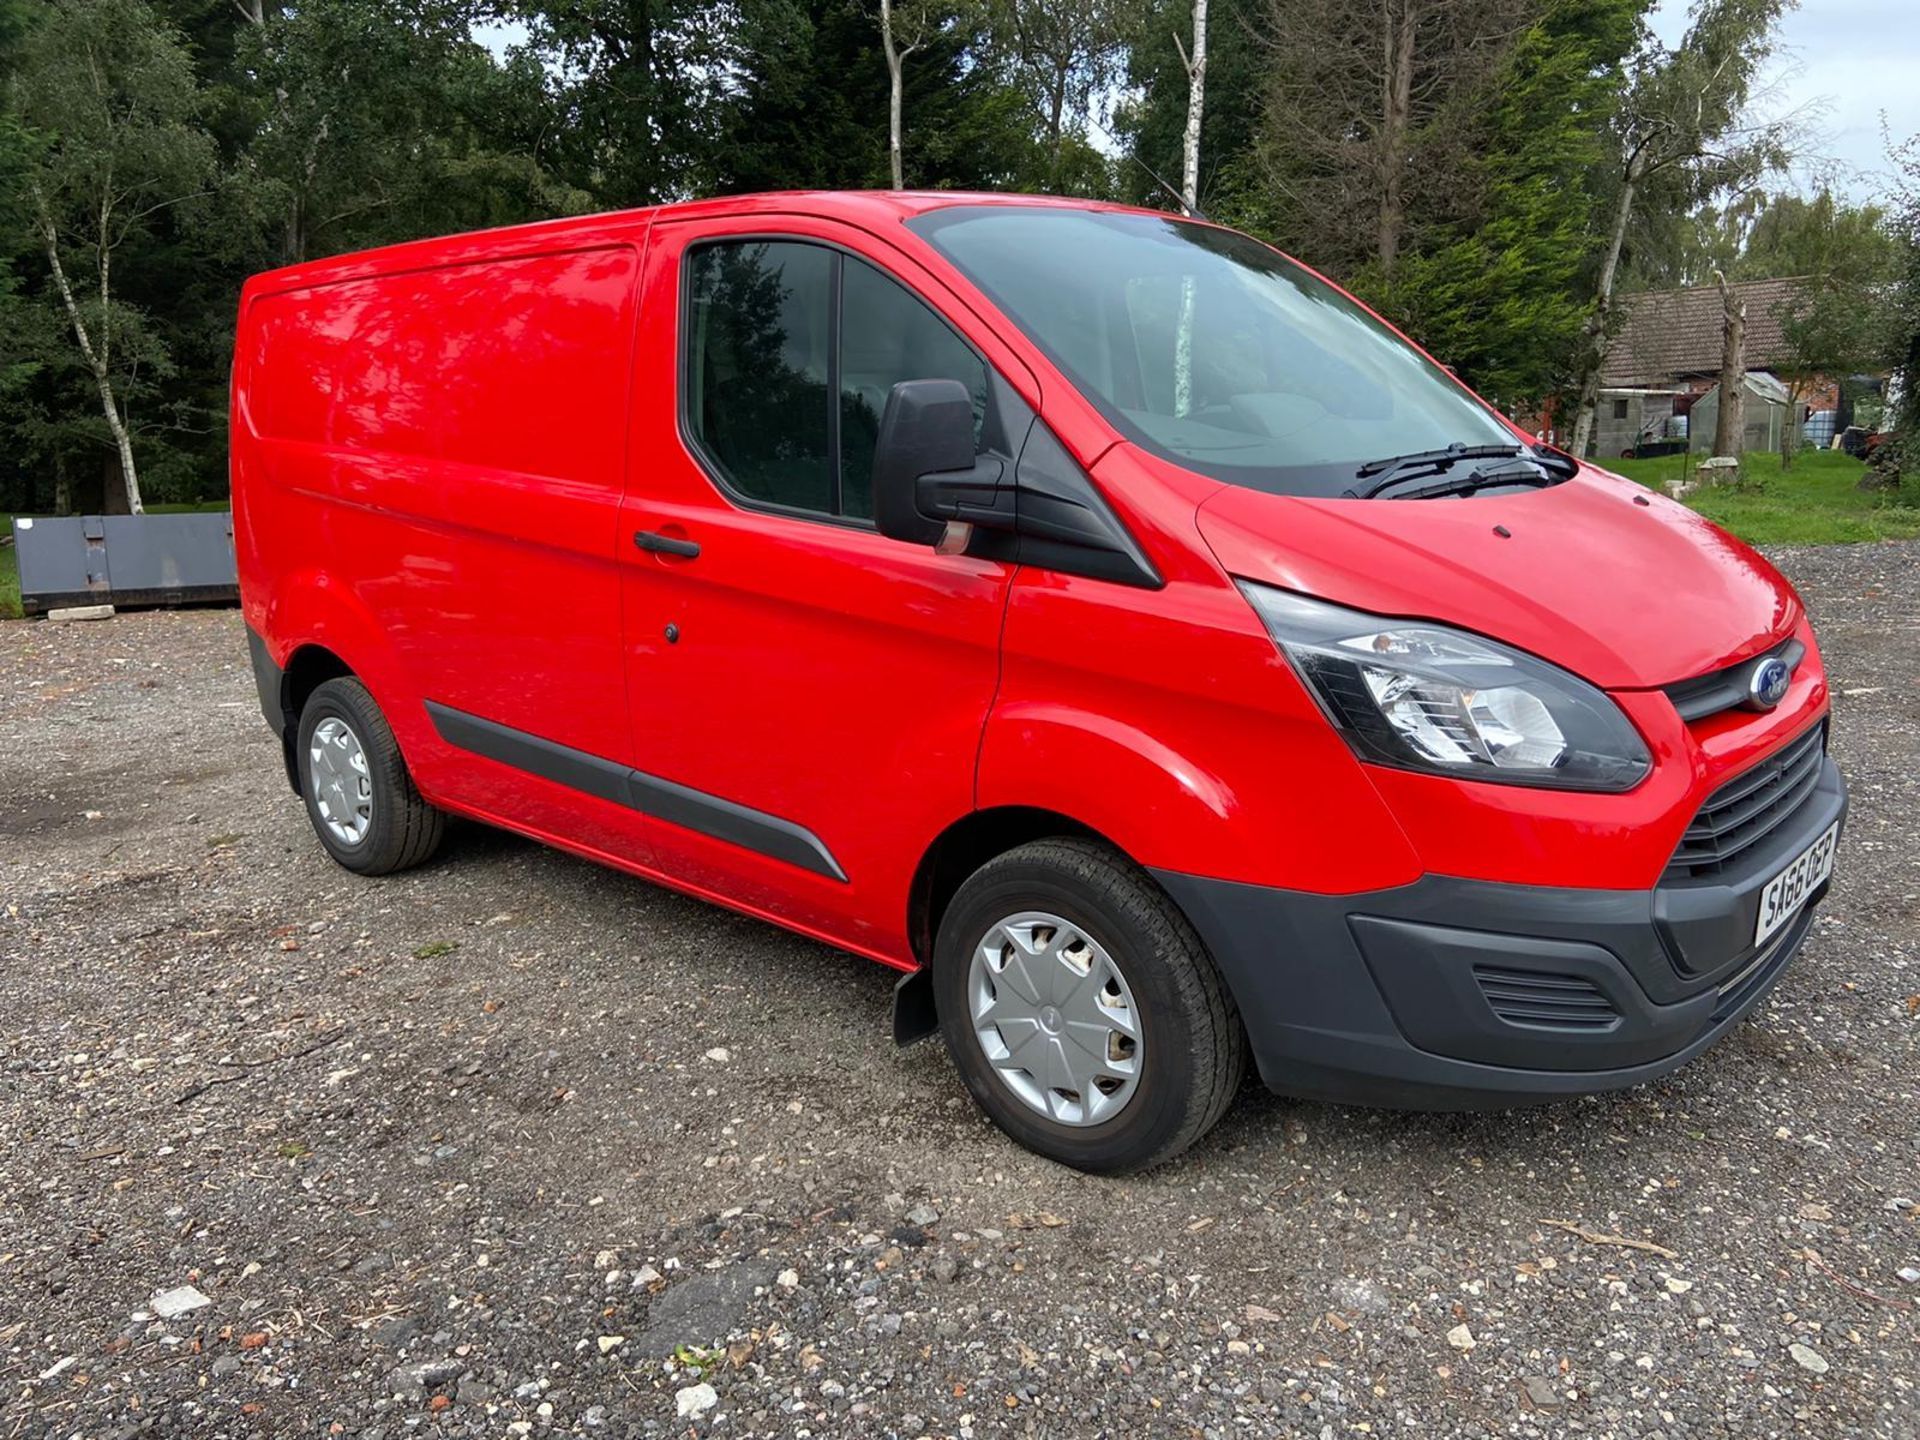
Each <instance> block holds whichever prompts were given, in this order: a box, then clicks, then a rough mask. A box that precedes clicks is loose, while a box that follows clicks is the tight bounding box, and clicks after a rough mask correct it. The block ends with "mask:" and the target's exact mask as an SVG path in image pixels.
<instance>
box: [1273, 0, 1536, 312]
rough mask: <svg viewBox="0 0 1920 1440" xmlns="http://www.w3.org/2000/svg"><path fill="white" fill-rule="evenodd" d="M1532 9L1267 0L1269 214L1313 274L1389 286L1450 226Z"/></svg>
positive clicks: (1521, 3)
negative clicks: (1412, 255)
mask: <svg viewBox="0 0 1920 1440" xmlns="http://www.w3.org/2000/svg"><path fill="white" fill-rule="evenodd" d="M1537 8H1538V5H1537V0H1380V3H1378V4H1373V5H1367V6H1351V5H1349V4H1347V3H1346V0H1268V3H1267V5H1266V8H1265V11H1264V13H1263V14H1262V16H1261V18H1260V21H1259V24H1260V27H1261V35H1262V38H1263V40H1264V41H1265V44H1266V47H1267V54H1268V58H1269V62H1270V71H1271V75H1270V81H1269V90H1268V95H1267V105H1266V117H1265V123H1264V125H1263V127H1262V134H1261V160H1262V169H1263V171H1264V178H1265V181H1266V184H1267V186H1268V187H1269V188H1270V190H1271V191H1272V195H1273V213H1274V215H1275V218H1276V219H1277V220H1284V223H1285V228H1286V230H1287V231H1288V232H1289V235H1288V238H1289V239H1293V238H1295V237H1296V236H1297V239H1298V243H1299V246H1300V248H1302V249H1303V250H1304V251H1305V253H1308V254H1310V255H1312V256H1314V257H1315V258H1316V262H1317V263H1331V264H1333V265H1334V266H1335V268H1337V269H1340V270H1342V271H1343V272H1344V273H1348V274H1352V273H1357V272H1358V271H1359V270H1360V269H1361V268H1362V267H1363V266H1371V267H1372V268H1373V269H1374V270H1376V271H1377V272H1378V273H1379V275H1380V276H1381V277H1383V278H1385V279H1389V280H1390V279H1391V278H1392V275H1393V271H1394V268H1395V266H1396V265H1397V264H1398V263H1399V260H1400V256H1401V253H1402V251H1403V250H1404V249H1406V248H1407V247H1408V246H1409V245H1413V246H1418V245H1420V244H1421V243H1422V240H1423V234H1422V232H1423V229H1424V227H1425V226H1426V225H1428V224H1429V223H1432V222H1434V221H1440V222H1446V221H1449V220H1451V219H1452V218H1454V216H1455V215H1457V214H1458V211H1459V206H1460V204H1461V202H1462V200H1463V199H1464V198H1465V196H1466V191H1465V183H1466V182H1465V177H1466V174H1467V172H1468V171H1470V170H1471V169H1472V168H1473V165H1474V163H1475V158H1476V155H1477V153H1478V152H1477V148H1476V145H1475V139H1476V137H1477V135H1478V133H1479V129H1480V126H1479V121H1480V120H1482V119H1483V118H1484V116H1485V113H1486V108H1487V102H1488V100H1489V98H1490V97H1491V95H1492V94H1493V87H1494V82H1495V80H1496V78H1497V77H1498V76H1499V75H1500V74H1501V73H1502V71H1503V70H1504V68H1505V65H1506V62H1507V60H1508V57H1509V56H1510V55H1511V53H1512V47H1513V45H1514V44H1515V42H1516V41H1517V40H1518V39H1519V37H1520V36H1521V35H1523V34H1524V33H1525V31H1526V29H1527V26H1528V23H1529V21H1530V20H1531V19H1532V18H1533V12H1534V11H1535V10H1536V9H1537Z"/></svg>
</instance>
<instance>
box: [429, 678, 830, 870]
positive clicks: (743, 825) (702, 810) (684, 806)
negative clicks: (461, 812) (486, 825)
mask: <svg viewBox="0 0 1920 1440" xmlns="http://www.w3.org/2000/svg"><path fill="white" fill-rule="evenodd" d="M426 707H427V715H428V718H430V719H431V720H432V721H433V726H434V729H435V730H437V731H439V733H440V738H441V739H442V740H445V741H446V742H447V743H448V744H449V745H452V746H455V747H457V748H459V749H461V750H465V751H467V752H469V753H470V754H474V755H479V756H481V757H483V758H484V759H488V760H493V761H497V762H498V763H500V764H502V765H511V766H512V767H513V768H514V769H516V770H524V771H526V772H527V773H528V774H529V775H537V776H539V777H540V778H541V779H542V780H551V781H553V782H554V783H555V784H556V785H565V786H567V787H568V788H569V789H573V790H579V791H581V792H583V793H585V794H588V795H592V796H595V797H596V798H598V799H601V800H607V801H611V802H612V803H614V804H616V805H626V806H628V807H630V808H631V809H634V810H638V811H639V812H640V813H641V814H643V815H646V816H648V817H650V818H652V819H656V820H664V821H666V822H667V823H668V824H670V825H678V826H680V827H681V828H682V829H685V830H693V831H696V832H698V833H699V834H702V835H710V836H712V837H713V838H714V839H716V840H724V841H725V842H726V843H728V844H729V845H738V846H739V847H741V848H742V849H743V850H752V851H755V852H757V853H759V854H761V855H766V856H768V857H770V858H772V859H775V860H783V861H785V862H786V863H787V864H789V865H793V866H796V867H798V868H799V869H802V870H810V871H812V872H813V873H814V874H816V875H824V876H826V877H827V878H828V879H830V880H838V881H840V882H841V883H842V884H844V883H846V879H847V872H846V871H845V870H843V869H841V868H840V862H839V861H838V860H836V859H835V858H834V857H833V852H832V851H830V850H828V849H827V847H826V845H825V844H824V843H822V841H821V839H820V837H819V836H817V835H815V834H814V833H813V832H812V831H811V830H808V829H807V828H806V827H805V826H802V825H796V824H795V823H794V822H793V821H791V820H783V819H781V818H780V817H779V816H778V815H769V814H767V813H766V812H765V811H763V810H755V809H753V808H751V807H750V806H746V805H741V804H737V803H736V802H734V801H732V800H725V799H722V798H721V797H720V796H718V795H710V794H708V793H707V792H706V791H704V790H695V789H693V788H692V787H690V786H686V785H680V784H676V783H675V782H674V781H671V780H666V779H662V778H661V777H660V776H658V775H649V774H647V773H646V772H645V771H644V770H636V769H633V768H632V767H630V766H627V765H622V764H620V763H619V762H618V761H615V760H608V759H606V758H605V757H603V756H599V755H594V754H591V753H590V752H588V751H585V750H575V749H573V748H572V747H571V746H568V745H562V744H559V743H558V742H557V741H553V740H548V739H545V738H544V737H542V736H539V735H534V734H532V733H530V732H528V731H525V730H516V729H514V728H513V727H512V726H510V725H501V724H499V723H498V722H496V721H493V720H483V719H481V718H480V717H479V716H478V715H469V714H468V713H467V712H466V711H464V710H456V709H454V708H453V707H452V706H451V705H442V704H440V703H439V702H438V701H434V700H429V701H427V702H426Z"/></svg>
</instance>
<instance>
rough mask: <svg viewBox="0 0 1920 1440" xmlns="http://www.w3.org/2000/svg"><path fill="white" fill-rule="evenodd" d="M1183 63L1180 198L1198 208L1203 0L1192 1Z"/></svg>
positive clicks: (1204, 41) (1204, 87)
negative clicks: (1187, 48) (1184, 115)
mask: <svg viewBox="0 0 1920 1440" xmlns="http://www.w3.org/2000/svg"><path fill="white" fill-rule="evenodd" d="M1182 58H1183V59H1184V60H1185V61H1186V63H1187V134H1186V139H1185V142H1184V144H1183V146H1182V149H1181V168H1180V198H1181V199H1183V200H1185V201H1186V202H1187V209H1188V210H1189V211H1195V210H1198V209H1199V208H1200V117H1201V115H1202V113H1203V112H1204V111H1205V110H1206V106H1207V0H1193V51H1192V53H1191V54H1188V55H1184V56H1183V57H1182Z"/></svg>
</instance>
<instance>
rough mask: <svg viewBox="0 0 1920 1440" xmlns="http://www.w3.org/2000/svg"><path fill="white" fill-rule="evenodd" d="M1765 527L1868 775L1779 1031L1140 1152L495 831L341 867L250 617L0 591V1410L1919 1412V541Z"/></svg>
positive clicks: (745, 924) (816, 960) (366, 1421)
mask: <svg viewBox="0 0 1920 1440" xmlns="http://www.w3.org/2000/svg"><path fill="white" fill-rule="evenodd" d="M1782 558H1783V561H1784V563H1785V564H1786V566H1787V568H1788V569H1789V570H1790V571H1791V573H1792V574H1793V575H1794V577H1795V579H1796V580H1797V581H1798V582H1799V584H1800V585H1801V586H1802V588H1803V589H1804V591H1805V592H1806V594H1807V596H1808V598H1809V601H1810V603H1811V604H1812V606H1813V609H1814V611H1815V614H1816V617H1817V618H1818V619H1819V621H1820V622H1821V626H1822V634H1823V636H1824V639H1825V644H1826V647H1827V656H1828V663H1829V666H1830V668H1831V670H1832V672H1833V675H1834V679H1835V686H1836V689H1837V691H1838V699H1837V701H1836V710H1837V716H1838V718H1837V723H1836V731H1835V741H1834V744H1835V748H1836V751H1837V753H1838V755H1839V758H1840V761H1841V764H1842V767H1843V768H1844V769H1845V770H1846V772H1847V774H1848V776H1849V777H1850V779H1851V781H1852V784H1853V787H1854V801H1855V810H1854V820H1853V824H1852V827H1851V829H1850V831H1849V834H1848V837H1847V840H1846V843H1845V844H1844V846H1843V848H1842V851H1841V856H1840V868H1839V874H1838V879H1837V882H1836V888H1835V894H1834V896H1833V898H1832V900H1831V902H1830V903H1829V904H1828V906H1827V907H1826V909H1825V910H1824V911H1823V913H1822V916H1821V919H1820V922H1819V924H1818V926H1817V928H1816V929H1815V930H1814V932H1813V936H1812V938H1811V940H1810V941H1809V943H1808V945H1807V948H1806V950H1805V952H1804V955H1803V957H1802V958H1801V959H1800V960H1799V961H1798V962H1797V963H1796V964H1795V965H1794V966H1793V968H1792V969H1791V970H1790V971H1789V972H1788V974H1787V976H1786V978H1785V980H1784V981H1783V982H1782V983H1781V985H1780V987H1779V988H1778V990H1777V991H1776V992H1775V994H1774V996H1773V997H1772V999H1771V1000H1770V1001H1769V1002H1768V1003H1767V1004H1765V1005H1764V1006H1762V1007H1761V1008H1760V1010H1759V1011H1758V1012H1756V1014H1755V1016H1754V1017H1753V1019H1751V1020H1750V1021H1749V1022H1748V1023H1747V1024H1746V1025H1745V1026H1744V1027H1743V1028H1742V1029H1741V1030H1739V1031H1738V1032H1737V1033H1736V1034H1735V1035H1733V1036H1732V1037H1730V1038H1729V1039H1728V1040H1727V1041H1726V1042H1725V1043H1723V1044H1722V1045H1721V1046H1719V1047H1718V1049H1717V1050H1715V1051H1714V1052H1712V1053H1711V1054H1710V1055H1709V1056H1707V1057H1706V1058H1705V1059H1703V1060H1701V1061H1700V1062H1698V1063H1696V1064H1694V1065H1693V1066H1692V1067H1691V1068H1689V1069H1687V1070H1686V1071H1684V1072H1683V1073H1681V1074H1679V1075H1677V1076H1675V1077H1673V1078H1672V1079H1670V1080H1669V1081H1667V1082H1666V1083H1663V1084H1660V1085H1657V1086H1653V1087H1649V1088H1646V1089H1642V1090H1639V1091H1635V1092H1633V1093H1630V1094H1627V1095H1620V1096H1613V1097H1609V1098H1605V1099H1597V1100H1590V1101H1584V1102H1579V1103H1573V1104H1567V1105H1562V1106H1559V1107H1556V1108H1551V1109H1543V1110H1534V1111H1526V1112H1517V1113H1510V1114H1495V1115H1472V1116H1439V1117H1434V1116H1418V1115H1398V1114H1387V1113H1375V1112H1366V1111H1358V1110H1338V1109H1332V1108H1327V1107H1320V1106H1312V1105H1303V1104H1297V1103H1293V1102H1288V1101H1282V1100H1278V1099H1275V1098H1273V1097H1270V1096H1268V1095H1266V1094H1265V1093H1264V1092H1260V1091H1257V1090H1253V1089H1250V1090H1249V1091H1248V1093H1246V1094H1245V1095H1244V1096H1243V1097H1242V1098H1241V1100H1240V1102H1239V1104H1238V1105H1237V1106H1236V1107H1235V1109H1234V1110H1233V1111H1232V1113H1231V1114H1230V1115H1229V1116H1228V1117H1227V1119H1226V1121H1225V1122H1224V1123H1223V1124H1222V1125H1221V1126H1220V1127H1219V1129H1218V1130H1217V1131H1215V1132H1214V1134H1213V1135H1212V1136H1211V1137H1210V1138H1209V1139H1208V1140H1207V1141H1205V1142H1203V1143H1202V1144H1201V1145H1200V1146H1199V1147H1198V1148H1197V1149H1195V1150H1194V1151H1193V1152H1192V1153H1191V1154H1190V1155H1188V1156H1187V1157H1186V1158H1185V1159H1184V1160H1182V1161H1179V1162H1176V1163H1175V1164H1173V1165H1170V1166H1168V1167H1166V1168H1164V1169H1162V1170H1160V1171H1158V1172H1155V1173H1153V1174H1151V1175H1149V1176H1146V1177H1143V1178H1135V1179H1130V1180H1125V1181H1111V1180H1097V1179H1091V1178H1088V1177H1084V1176H1080V1175H1076V1174H1073V1173H1070V1172H1068V1171H1066V1170H1062V1169H1059V1168H1056V1167H1054V1166H1051V1165H1048V1164H1046V1163H1045V1162H1043V1161H1040V1160H1038V1159H1035V1158H1033V1157H1031V1156H1029V1155H1027V1154H1025V1153H1024V1152H1022V1151H1019V1150H1016V1149H1014V1148H1013V1147H1012V1146H1011V1145H1009V1144H1008V1143H1007V1142H1005V1141H1004V1140H1002V1139H1001V1138H1000V1137H999V1135H998V1134H997V1133H996V1132H995V1131H993V1130H992V1129H991V1128H990V1127H989V1126H988V1125H987V1124H986V1123H985V1122H984V1121H983V1120H982V1119H981V1118H980V1117H979V1116H978V1115H977V1114H976V1113H975V1111H974V1110H973V1108H972V1106H971V1105H970V1104H969V1102H967V1100H966V1099H965V1098H964V1096H963V1094H962V1092H961V1089H960V1086H959V1083H958V1080H957V1078H956V1076H955V1075H954V1074H953V1072H952V1069H951V1067H950V1065H949V1064H948V1062H947V1060H946V1058H945V1056H944V1055H943V1054H942V1053H941V1051H940V1050H939V1049H938V1047H937V1046H921V1047H919V1048H917V1049H915V1050H912V1051H908V1052H905V1053H899V1052H896V1051H895V1050H894V1049H893V1048H892V1046H891V1043H890V1041H889V1038H888V1015H889V1010H888V1005H889V991H890V988H891V983H892V976H891V975H890V974H889V973H888V972H886V971H885V970H883V969H882V968H881V967H879V966H876V965H873V964H871V963H870V962H867V961H863V960H858V959H853V958H850V957H847V956H843V955H840V954H837V953H835V952H833V951H830V950H827V949H825V948H823V947H821V946H818V945H815V944H812V943H809V942H807V941H803V940H799V939H796V938H794V937H792V936H789V935H787V934H784V933H782V932H780V931H777V930H774V929H772V928H770V927H767V926H764V925H760V924H756V923H754V922H751V921H748V920H744V919H739V918H736V917H734V916H731V915H729V914H727V913H724V912H722V911H720V910H717V909H713V908H710V907H707V906H704V905H701V904H699V903H697V902H694V901H691V900H687V899H683V898H680V897H677V896H674V895H671V894H667V893H665V892H662V891H659V890H656V889H653V888H651V887H649V886H647V885H645V884H642V883H640V882H638V881H635V880H631V879H628V878H625V877H623V876H620V875H616V874H612V873H609V872H607V871H603V870H599V869H595V868H593V867H591V866H589V865H587V864H585V863H583V862H581V861H578V860H574V859H571V858H568V857H566V856H563V855H560V854H557V853H555V852H552V851H549V850H544V849H541V848H539V847H538V846H535V845H533V844H530V843H526V842H523V841H520V840H518V839H514V838H511V837H507V836H504V835H500V834H495V833H491V832H488V831H484V830H480V829H477V828H473V827H463V828H461V829H459V830H458V831H456V832H455V833H454V834H453V835H452V836H451V837H450V841H449V844H448V846H447V848H446V851H445V852H444V854H443V856H442V858H441V859H439V860H438V861H437V862H436V863H434V864H433V865H431V866H430V867H428V868H426V869H425V870H422V871H418V872H415V873H413V874H410V875H406V876H402V877H398V878H395V879H390V880H383V881H372V882H369V881H363V880H358V879H355V878H354V877H352V876H350V875H348V874H346V873H345V872H343V871H341V870H338V869H336V868H334V867H333V866H332V864H331V863H330V862H328V861H327V860H326V858H325V857H324V856H323V854H322V853H321V851H320V849H319V846H318V845H317V844H316V843H315V842H314V840H313V839H312V837H311V835H310V833H309V831H308V828H307V822H306V818H305V816H304V814H303V813H302V811H301V809H300V807H299V805H298V804H297V802H296V801H295V800H294V798H293V797H292V796H291V795H290V794H289V793H288V792H287V790H286V788H285V784H284V781H283V780H282V777H281V773H280V766H279V760H278V757H277V755H276V753H275V750H274V747H273V745H272V743H271V741H270V739H269V737H268V735H267V733H266V731H265V729H264V728H263V727H262V725H261V723H260V719H259V716H258V714H257V713H256V711H255V708H254V701H253V696H252V683H251V679H250V677H249V674H248V672H247V667H246V660H245V647H244V645H243V643H242V635H241V629H240V622H239V620H238V617H237V616H236V615H234V614H233V613H231V612H199V613H181V614H172V615H165V614H149V615H131V616H123V617H121V618H119V619H116V620H114V621H112V622H110V623H107V624H99V625H75V626H55V625H48V624H45V623H20V624H12V625H5V626H0V845H3V846H4V850H3V851H0V853H4V855H5V857H6V858H5V868H4V871H3V872H0V874H3V875H4V883H3V884H0V903H3V904H4V918H0V981H4V984H5V1012H4V1013H5V1017H6V1019H5V1030H4V1034H3V1035H0V1057H3V1058H0V1437H5V1436H12V1435H42V1434H44V1435H60V1436H67V1435H86V1436H94V1435H116V1434H132V1433H135V1432H138V1431H141V1430H151V1431H153V1432H156V1433H162V1434H165V1433H183V1434H184V1433H193V1434H218V1435H251V1434H302V1433H311V1432H318V1431H325V1432H327V1433H330V1434H348V1435H359V1436H365V1437H375V1436H380V1437H400V1436H407V1435H414V1434H418V1435H423V1436H425V1435H443V1434H483V1435H495V1436H499V1435H507V1436H519V1435H528V1434H533V1435H540V1434H545V1433H548V1432H549V1431H552V1432H585V1433H590V1434H591V1433H601V1434H607V1435H626V1434H660V1435H669V1434H671V1435H694V1434H698V1435H715V1436H727V1435H738V1436H744V1435H750V1434H752V1435H762V1434H782V1435H808V1434H812V1435H854V1434H857V1435H889V1434H891V1435H900V1436H917V1435H921V1434H923V1433H924V1434H936V1435H952V1434H958V1435H961V1436H968V1435H986V1434H1000V1433H1010V1434H1016V1435H1044V1436H1059V1435H1081V1434H1087V1435H1092V1434H1119V1433H1142V1434H1169V1435H1189V1434H1191V1435H1205V1436H1237V1435H1241V1434H1248V1435H1272V1434H1301V1435H1308V1436H1320V1437H1333V1436H1345V1435H1349V1434H1354V1433H1361V1434H1372V1435H1378V1436H1406V1435H1414V1434H1427V1435H1436V1436H1443V1435H1464V1436H1472V1435H1496V1434H1497V1435H1519V1436H1527V1435H1550V1434H1551V1435H1559V1434H1566V1433H1579V1434H1592V1435H1621V1436H1635V1437H1644V1436H1656V1435H1657V1436H1664V1437H1679V1436H1706V1435H1728V1436H1731V1435H1738V1436H1761V1435H1888V1436H1903V1437H1912V1436H1916V1435H1920V1419H1917V1418H1916V1416H1920V1403H1917V1401H1916V1393H1915V1387H1916V1383H1920V1354H1917V1353H1916V1348H1917V1347H1916V1340H1917V1339H1920V1315H1917V1314H1916V1302H1917V1301H1920V1210H1916V1209H1915V1208H1914V1197H1920V1164H1917V1163H1916V1161H1920V1127H1917V1126H1916V1123H1915V1114H1916V1110H1915V1098H1916V1095H1915V1092H1916V1088H1920V1015H1917V1014H1916V1010H1920V994H1916V992H1920V938H1916V932H1917V931H1920V926H1917V925H1916V923H1915V922H1916V916H1917V915H1920V861H1917V860H1916V856H1917V855H1920V822H1917V821H1916V820H1915V818H1914V817H1915V816H1916V814H1920V778H1917V777H1920V688H1916V680H1915V660H1916V656H1917V655H1920V545H1915V544H1887V545H1879V546H1864V545H1863V546H1857V547H1851V548H1844V549H1829V550H1807V551H1799V552H1792V553H1788V554H1786V555H1784V556H1783V557H1782ZM1549 1222H1565V1225H1564V1226H1563V1225H1561V1224H1558V1223H1549ZM1570 1227H1579V1229H1583V1230H1585V1231H1587V1232H1589V1234H1588V1235H1587V1236H1586V1237H1585V1238H1583V1237H1582V1235H1581V1234H1580V1233H1579V1230H1576V1229H1573V1228H1570ZM1595 1237H1598V1238H1597V1239H1596V1238H1595ZM1903 1271H1905V1272H1906V1273H1905V1275H1904V1276H1903V1274H1902V1272H1903ZM182 1287H190V1289H188V1290H187V1291H186V1293H184V1294H179V1295H169V1294H168V1293H167V1292H175V1291H180V1290H181V1289H182ZM182 1303H183V1304H186V1305H189V1306H192V1307H193V1308H189V1309H186V1310H184V1311H183V1312H180V1313H175V1308H176V1305H177V1304H182Z"/></svg>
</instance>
